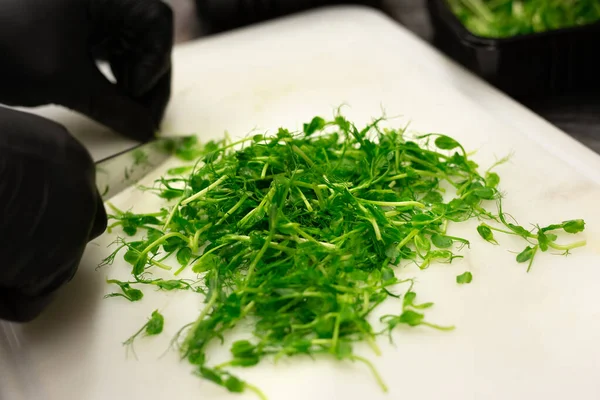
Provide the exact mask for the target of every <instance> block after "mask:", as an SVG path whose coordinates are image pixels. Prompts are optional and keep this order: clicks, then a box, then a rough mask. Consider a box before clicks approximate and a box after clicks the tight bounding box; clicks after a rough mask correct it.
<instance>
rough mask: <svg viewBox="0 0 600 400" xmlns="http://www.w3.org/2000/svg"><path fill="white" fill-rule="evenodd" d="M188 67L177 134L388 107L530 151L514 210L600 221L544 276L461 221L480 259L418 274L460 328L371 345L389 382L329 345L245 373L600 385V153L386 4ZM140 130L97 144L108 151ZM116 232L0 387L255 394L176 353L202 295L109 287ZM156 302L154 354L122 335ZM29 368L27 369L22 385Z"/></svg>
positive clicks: (81, 128) (539, 389) (283, 395)
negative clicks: (119, 292)
mask: <svg viewBox="0 0 600 400" xmlns="http://www.w3.org/2000/svg"><path fill="white" fill-rule="evenodd" d="M174 65H175V71H174V89H173V99H172V102H171V104H170V106H169V109H168V112H167V116H166V120H165V124H164V130H165V132H167V133H197V134H198V135H199V136H200V137H201V138H202V139H205V140H207V139H209V138H217V137H220V136H221V135H222V134H223V132H224V131H225V130H227V131H229V133H230V134H232V135H244V134H246V133H248V132H249V131H250V130H252V129H253V128H257V129H261V130H262V129H265V130H271V131H273V130H276V129H277V127H279V126H286V127H290V128H299V127H300V126H301V125H300V124H301V123H302V122H305V121H307V120H309V119H310V118H311V117H313V116H314V115H315V114H320V115H322V116H324V117H329V116H331V115H332V114H333V111H334V109H335V108H336V107H337V106H339V105H341V104H343V103H345V104H348V105H349V106H348V107H346V108H344V112H345V114H346V115H347V116H348V117H349V118H351V119H352V120H354V121H356V122H359V123H363V122H367V121H369V120H370V119H371V118H372V117H377V116H379V115H380V114H381V109H382V108H384V109H385V110H386V111H387V114H388V115H389V116H397V115H402V116H403V117H400V118H398V119H396V120H393V121H391V122H390V123H391V124H392V125H395V126H402V125H404V124H405V123H406V122H407V121H411V127H412V129H414V130H417V131H435V132H444V133H447V134H449V135H451V136H453V137H456V138H457V139H459V140H460V141H461V142H462V143H463V144H464V145H465V146H466V147H467V149H468V150H477V151H478V152H477V154H476V155H474V159H475V160H476V161H477V162H479V163H480V165H481V166H482V167H483V168H487V166H489V165H490V164H492V163H493V162H494V160H495V157H502V156H504V155H506V154H508V153H514V156H513V157H512V160H511V162H510V163H508V164H505V165H503V166H501V167H500V168H499V169H498V172H499V173H500V175H501V178H502V182H501V188H502V190H503V191H505V192H506V199H505V203H504V204H505V209H506V210H507V211H509V212H510V213H511V214H512V215H514V216H515V217H516V218H517V219H518V220H519V221H520V222H521V223H522V224H523V225H526V224H528V223H536V222H538V223H540V224H548V223H551V222H557V221H562V220H565V219H571V218H584V219H585V220H586V221H587V230H586V233H585V234H584V235H583V237H585V238H587V239H588V246H587V247H585V248H583V249H577V250H575V251H574V252H573V254H572V255H570V256H569V257H562V256H554V255H551V254H540V255H539V256H538V258H537V259H536V263H535V264H534V267H533V269H532V271H531V272H530V273H529V274H527V273H525V268H524V266H523V265H518V264H516V263H515V261H514V257H515V255H514V253H511V252H510V251H518V250H521V248H522V247H523V244H522V243H521V242H519V241H517V240H512V239H511V238H506V237H500V238H499V239H500V243H501V246H492V245H490V244H488V243H485V242H483V241H482V240H481V239H479V238H478V236H477V233H476V232H475V229H474V228H475V226H476V225H475V224H465V225H461V226H456V227H454V228H451V229H453V230H452V232H454V233H456V234H457V235H463V236H464V237H467V238H469V239H471V242H472V245H471V249H470V250H469V249H465V250H464V251H463V252H462V254H463V255H464V256H465V258H464V259H463V260H457V261H455V262H454V263H453V264H452V265H432V266H431V267H430V268H429V269H428V270H425V271H423V272H417V271H412V270H411V271H408V273H411V274H412V273H414V275H415V276H416V277H417V279H418V284H417V286H416V291H417V292H418V294H419V297H420V298H421V299H422V300H423V301H433V302H435V303H436V305H435V307H434V308H433V309H432V310H431V312H430V313H429V314H428V318H429V319H430V320H432V321H434V322H436V323H439V324H441V325H449V324H452V325H455V326H456V330H455V331H453V332H450V333H448V332H437V331H431V330H428V329H426V328H424V329H421V328H416V329H401V330H398V331H397V332H396V333H395V336H394V339H395V345H393V346H392V345H390V344H388V343H387V341H386V340H381V342H380V346H381V347H382V350H383V355H382V356H381V357H375V356H374V355H372V354H371V353H369V352H368V351H367V350H363V349H361V350H360V352H361V354H362V355H364V356H366V357H368V358H369V359H371V360H372V361H373V362H374V364H375V365H376V367H377V368H378V369H379V371H380V373H381V375H382V377H383V379H384V380H385V382H386V383H387V385H388V386H389V393H387V394H384V393H382V392H381V390H380V389H379V387H378V386H377V385H376V383H375V381H374V379H373V377H372V375H371V374H370V372H369V371H368V370H367V369H366V368H364V367H363V366H361V365H349V364H339V363H335V362H330V361H327V360H319V361H318V362H313V361H311V360H307V359H297V360H295V361H294V360H291V361H290V362H288V361H282V362H280V363H279V364H278V365H276V366H274V365H272V364H270V363H264V364H261V365H260V366H259V367H255V368H251V369H247V370H239V371H236V372H239V375H240V377H242V378H244V379H247V380H248V381H250V382H251V383H253V384H255V385H256V386H258V387H260V388H261V389H262V390H263V391H264V392H265V393H266V394H267V396H268V397H269V398H270V399H275V400H279V399H284V400H304V399H315V400H317V399H319V400H330V399H361V400H362V399H370V400H371V399H372V400H375V399H402V398H410V399H419V400H421V399H422V400H433V399H440V398H448V399H461V400H462V399H490V400H505V399H523V400H525V399H527V400H530V399H537V398H545V399H565V398H577V399H598V398H600V380H598V371H600V346H598V342H597V340H598V338H600V212H598V210H597V204H598V201H599V200H600V157H598V156H597V155H596V154H594V153H592V152H591V151H590V150H588V149H586V148H585V147H583V146H582V145H580V144H578V143H577V142H575V141H573V140H572V139H570V138H569V137H568V136H566V135H565V134H564V133H562V132H560V131H558V130H557V129H555V128H553V127H552V126H550V125H549V124H547V123H546V122H544V121H543V120H541V119H540V118H539V117H537V116H535V115H533V114H532V113H530V112H529V111H527V110H525V109H524V108H522V107H521V106H519V105H518V104H516V103H514V102H512V101H511V100H509V99H508V98H506V97H505V96H503V95H501V94H499V93H498V92H497V91H496V90H494V89H492V88H490V87H489V86H488V85H486V84H485V83H483V82H481V81H480V80H479V79H477V78H475V77H473V76H471V75H470V74H468V73H467V72H465V71H464V70H463V69H461V68H460V67H458V66H456V65H455V64H454V63H452V62H450V61H449V60H447V59H446V58H445V57H443V56H441V55H440V54H438V53H437V52H436V51H435V50H433V49H431V48H430V47H428V46H427V45H426V44H425V43H423V42H421V41H420V40H419V39H417V38H415V37H414V36H412V35H411V34H410V33H409V32H407V31H406V30H405V29H403V28H402V27H400V26H398V25H396V24H395V23H394V22H392V21H391V20H389V19H388V18H387V17H385V16H383V15H382V14H380V13H378V12H375V11H372V10H369V9H364V8H356V7H344V8H331V9H325V10H321V11H316V12H311V13H307V14H304V15H300V16H296V17H293V18H290V19H285V20H280V21H275V22H271V23H268V24H264V25H261V26H258V27H253V28H249V29H244V30H241V31H237V32H233V33H227V34H223V35H220V36H217V37H214V38H211V39H209V40H205V41H199V42H194V43H189V44H186V45H183V46H180V47H178V48H177V49H176V52H175V55H174ZM39 112H40V113H41V114H43V115H47V116H50V117H52V118H54V119H57V120H60V121H61V122H63V123H65V124H66V125H67V126H68V127H69V128H70V129H71V131H72V132H74V133H75V134H77V135H78V136H79V137H84V142H86V143H87V144H91V143H96V144H98V143H99V139H98V138H99V135H101V133H98V132H101V131H102V129H99V127H98V126H97V125H95V124H93V123H89V122H88V121H85V120H83V119H81V118H79V117H74V116H73V115H71V114H70V113H63V112H61V111H57V110H56V109H44V110H40V111H39ZM82 134H83V136H81V135H82ZM124 145H126V144H124V143H120V144H114V143H113V144H111V145H106V144H105V145H104V147H102V148H99V147H95V148H94V147H93V145H90V146H92V147H91V148H90V150H91V151H92V152H93V153H94V154H95V157H96V158H99V157H101V155H102V154H105V153H107V152H109V150H115V149H116V148H118V147H119V146H124ZM110 146H113V147H114V148H112V149H109V147H110ZM99 149H100V150H99ZM160 173H161V171H157V173H156V174H154V175H153V176H149V177H148V180H147V182H151V181H152V179H154V178H156V177H157V176H159V175H160ZM114 203H115V204H117V205H118V206H121V207H122V208H131V207H133V209H134V210H145V209H151V208H152V207H155V206H156V205H157V204H158V203H157V202H156V201H155V200H154V199H153V198H152V197H148V195H142V194H140V193H139V192H138V191H135V190H129V191H127V192H124V193H122V194H121V195H119V196H118V197H117V198H115V199H114ZM112 240H114V236H109V235H106V236H104V237H102V238H100V239H98V240H97V241H95V243H92V244H91V245H90V246H89V247H88V251H87V252H86V255H85V258H84V260H83V262H82V265H81V268H80V271H79V273H78V275H77V276H76V278H75V279H74V281H73V282H72V283H71V284H70V285H68V286H67V287H66V288H65V289H64V290H63V291H62V292H61V293H60V296H59V298H58V299H57V301H56V302H55V303H54V304H53V305H52V306H51V307H50V309H49V310H48V312H47V313H46V314H45V315H44V316H43V317H42V318H41V319H39V320H38V321H35V322H34V323H31V324H29V325H28V326H24V327H14V329H15V333H16V336H15V337H13V344H15V345H17V346H18V344H19V343H20V344H21V346H22V347H21V349H20V350H19V351H20V353H19V354H20V360H21V363H20V364H18V365H17V366H13V367H12V369H11V366H10V365H9V364H8V363H9V362H10V361H7V360H10V357H9V356H8V354H1V353H0V384H1V385H2V386H0V398H1V399H2V400H5V399H6V400H12V399H13V398H15V399H21V398H27V397H26V396H27V395H30V398H35V399H52V400H54V399H57V400H58V399H60V400H63V399H78V400H79V399H85V400H104V399H147V400H155V399H163V398H177V399H181V400H186V399H223V400H225V399H236V398H237V399H247V398H248V399H250V398H254V396H253V395H251V394H249V395H243V396H236V395H232V394H229V393H227V392H225V391H224V390H223V389H221V388H219V387H215V386H213V385H212V384H210V383H207V382H205V381H202V380H199V379H197V378H195V377H194V376H193V375H192V374H191V371H192V368H191V367H190V366H189V365H188V364H187V363H186V362H180V361H179V360H178V358H177V356H176V354H175V353H168V354H167V355H165V356H164V357H163V358H162V359H159V357H160V356H161V355H162V354H163V352H164V350H165V349H166V347H167V346H168V342H169V340H170V339H171V337H172V335H173V334H175V332H176V331H177V330H178V329H179V328H180V327H181V326H182V325H183V324H184V323H187V322H189V321H190V320H193V319H194V317H195V316H197V315H198V310H199V309H200V308H201V307H202V304H201V303H200V302H199V298H198V296H194V295H189V294H185V293H183V294H182V293H173V294H166V295H165V294H163V293H153V292H152V291H151V290H146V296H145V298H144V300H143V301H142V302H140V303H128V302H126V301H125V300H123V301H121V300H120V299H108V300H103V299H102V295H103V294H105V293H108V292H109V290H111V289H112V288H108V287H107V285H106V284H105V283H104V279H105V277H107V276H110V277H122V278H125V277H126V276H127V271H128V268H126V267H125V266H124V264H123V262H120V261H117V262H115V264H114V265H113V266H112V267H109V268H107V269H102V270H100V271H95V270H94V268H95V266H96V265H97V264H98V262H99V261H100V260H101V259H102V258H103V257H105V256H106V255H107V254H108V253H109V252H110V250H108V249H107V248H106V245H107V244H108V243H109V242H110V241H112ZM465 270H469V271H472V273H473V276H474V279H473V282H472V283H471V284H470V285H461V286H459V285H457V284H456V283H454V279H455V276H456V275H458V274H460V273H462V272H464V271H465ZM393 307H395V305H389V311H397V309H394V308H393ZM155 308H160V309H161V310H162V311H163V313H164V315H165V317H166V326H165V333H164V334H163V335H162V336H160V337H156V338H152V339H142V340H140V341H139V342H138V343H137V345H136V350H137V354H138V356H139V360H135V359H133V358H132V357H129V358H128V359H126V358H125V350H124V349H123V347H122V346H121V342H122V341H123V340H125V339H126V338H127V337H128V336H129V335H130V334H131V333H133V332H135V331H136V330H137V329H138V328H139V327H140V326H141V325H142V324H143V323H144V322H145V320H146V318H147V317H148V316H149V315H150V313H151V311H152V310H154V309H155ZM1 351H2V350H1V349H0V352H1ZM224 356H225V350H222V351H220V352H219V351H218V350H217V352H216V353H215V355H214V357H215V359H218V358H220V357H221V358H222V357H224ZM18 368H25V369H26V370H27V372H26V373H25V372H24V373H25V374H26V379H25V380H26V382H28V384H27V386H26V387H25V388H21V389H19V387H18V381H17V377H16V376H15V375H16V373H15V371H18Z"/></svg>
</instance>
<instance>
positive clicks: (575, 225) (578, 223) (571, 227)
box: [563, 219, 585, 233]
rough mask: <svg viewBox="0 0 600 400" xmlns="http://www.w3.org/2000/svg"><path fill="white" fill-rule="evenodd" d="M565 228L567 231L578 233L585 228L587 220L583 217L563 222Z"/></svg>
mask: <svg viewBox="0 0 600 400" xmlns="http://www.w3.org/2000/svg"><path fill="white" fill-rule="evenodd" d="M563 229H564V230H565V232H567V233H578V232H582V231H583V230H584V229H585V222H584V220H582V219H573V220H570V221H565V222H563Z"/></svg>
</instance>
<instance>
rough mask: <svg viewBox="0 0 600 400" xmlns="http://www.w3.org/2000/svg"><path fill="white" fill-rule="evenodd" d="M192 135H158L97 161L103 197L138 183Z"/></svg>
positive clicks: (98, 178) (113, 194) (106, 198)
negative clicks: (155, 137)
mask: <svg viewBox="0 0 600 400" xmlns="http://www.w3.org/2000/svg"><path fill="white" fill-rule="evenodd" d="M192 138H193V136H182V137H164V138H158V139H154V140H152V141H150V142H146V143H142V144H139V145H136V146H134V147H132V148H130V149H127V150H125V151H122V152H119V153H117V154H114V155H111V156H109V157H106V158H104V159H102V160H100V161H98V162H96V186H97V187H98V191H99V192H100V195H101V197H102V200H103V201H107V200H109V199H110V198H112V197H113V196H115V195H116V194H118V193H120V192H122V191H123V190H124V189H126V188H128V187H130V186H132V185H135V184H136V183H137V182H139V181H140V180H141V179H142V178H143V177H145V176H146V175H148V173H150V172H151V171H153V170H154V169H155V168H156V167H158V166H159V165H161V164H162V163H164V162H165V161H166V160H167V159H169V157H171V156H172V155H173V154H175V151H176V150H177V148H179V147H180V146H181V145H183V144H185V142H186V141H189V140H190V139H192Z"/></svg>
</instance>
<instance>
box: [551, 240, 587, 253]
mask: <svg viewBox="0 0 600 400" xmlns="http://www.w3.org/2000/svg"><path fill="white" fill-rule="evenodd" d="M586 244H587V242H586V241H585V240H581V241H579V242H575V243H571V244H562V245H561V244H557V243H553V242H550V243H548V246H549V247H552V248H553V249H555V250H564V251H566V250H571V249H575V248H577V247H583V246H585V245H586Z"/></svg>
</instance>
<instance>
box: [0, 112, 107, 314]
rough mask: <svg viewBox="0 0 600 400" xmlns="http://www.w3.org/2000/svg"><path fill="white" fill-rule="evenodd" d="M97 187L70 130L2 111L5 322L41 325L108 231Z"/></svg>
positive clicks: (0, 246)
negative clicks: (88, 249) (90, 246)
mask: <svg viewBox="0 0 600 400" xmlns="http://www.w3.org/2000/svg"><path fill="white" fill-rule="evenodd" d="M95 180H96V177H95V166H94V162H93V161H92V159H91V157H90V155H89V154H88V152H87V151H86V150H85V148H84V147H83V146H82V145H81V144H79V143H78V142H77V141H76V140H75V139H74V138H73V137H72V136H71V135H70V134H69V133H68V132H67V131H66V129H65V128H63V127H62V126H61V125H58V124H56V123H54V122H52V121H49V120H47V119H44V118H41V117H38V116H35V115H31V114H27V113H23V112H20V111H14V110H10V109H7V108H3V107H0V221H1V222H0V257H1V259H0V263H1V265H0V319H7V320H11V321H20V322H23V321H29V320H31V319H33V318H35V317H36V316H37V315H38V314H39V313H40V312H41V311H42V310H43V309H44V308H45V307H46V306H47V304H48V303H49V302H50V300H51V298H52V295H53V293H54V292H55V290H56V289H58V288H59V287H60V286H62V285H63V284H64V283H66V282H68V281H69V280H70V279H71V278H72V277H73V275H74V274H75V271H76V270H77V266H78V265H79V261H80V259H81V256H82V254H83V251H84V249H85V246H86V244H87V243H88V241H89V240H92V239H94V238H96V237H97V236H99V235H100V234H101V233H102V232H103V231H104V229H106V213H105V211H104V206H103V204H102V200H101V198H100V196H99V195H98V190H97V189H96V185H95Z"/></svg>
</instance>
